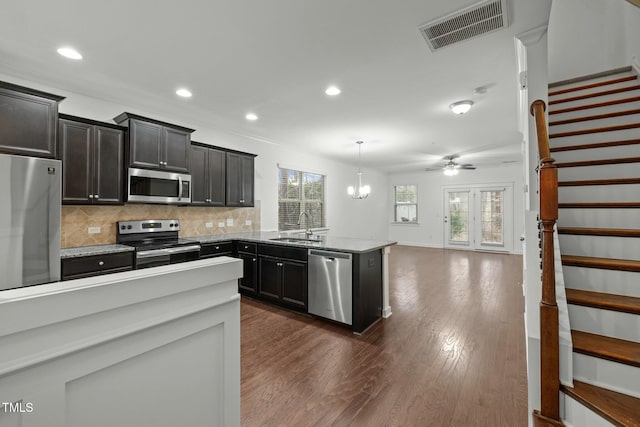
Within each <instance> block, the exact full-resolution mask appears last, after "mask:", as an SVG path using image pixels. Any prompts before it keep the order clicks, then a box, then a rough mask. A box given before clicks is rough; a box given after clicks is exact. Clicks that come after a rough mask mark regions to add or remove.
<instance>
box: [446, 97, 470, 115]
mask: <svg viewBox="0 0 640 427" xmlns="http://www.w3.org/2000/svg"><path fill="white" fill-rule="evenodd" d="M472 105H473V101H469V100H466V101H458V102H454V103H453V104H451V105H449V108H451V111H453V113H454V114H464V113H466V112H467V111H469V110H470V109H471V106H472Z"/></svg>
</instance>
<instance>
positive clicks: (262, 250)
mask: <svg viewBox="0 0 640 427" xmlns="http://www.w3.org/2000/svg"><path fill="white" fill-rule="evenodd" d="M258 253H259V254H260V255H268V256H272V257H277V258H288V259H295V260H299V261H307V249H304V248H294V247H291V246H280V245H268V244H264V245H263V244H260V245H258Z"/></svg>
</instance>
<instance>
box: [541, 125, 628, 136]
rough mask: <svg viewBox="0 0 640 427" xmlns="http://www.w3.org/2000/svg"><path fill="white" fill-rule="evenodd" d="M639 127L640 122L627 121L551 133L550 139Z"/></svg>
mask: <svg viewBox="0 0 640 427" xmlns="http://www.w3.org/2000/svg"><path fill="white" fill-rule="evenodd" d="M637 128H640V122H638V123H627V124H624V125H615V126H603V127H599V128H590V129H579V130H572V131H567V132H559V133H552V134H549V139H552V138H564V137H566V136H578V135H588V134H590V133H604V132H615V131H619V130H629V129H637Z"/></svg>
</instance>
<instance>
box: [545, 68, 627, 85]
mask: <svg viewBox="0 0 640 427" xmlns="http://www.w3.org/2000/svg"><path fill="white" fill-rule="evenodd" d="M632 69H633V68H632V67H631V65H625V66H624V67H620V68H613V69H610V70H605V71H600V72H598V73H591V74H586V75H582V76H578V77H573V78H570V79H566V80H559V81H557V82H551V83H549V85H548V87H549V89H553V88H556V87H560V86H565V85H569V84H573V83H579V82H584V81H587V80H593V79H599V78H602V77H608V76H615V75H616V74H622V73H628V72H630V71H631V70H632Z"/></svg>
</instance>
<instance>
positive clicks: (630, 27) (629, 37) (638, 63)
mask: <svg viewBox="0 0 640 427" xmlns="http://www.w3.org/2000/svg"><path fill="white" fill-rule="evenodd" d="M623 4H624V7H623V10H624V26H625V31H626V34H625V35H626V38H625V40H626V48H627V58H630V59H631V61H632V63H630V64H627V65H635V67H636V71H637V72H640V43H638V41H639V40H640V7H638V6H634V5H632V4H631V3H629V2H624V3H623Z"/></svg>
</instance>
